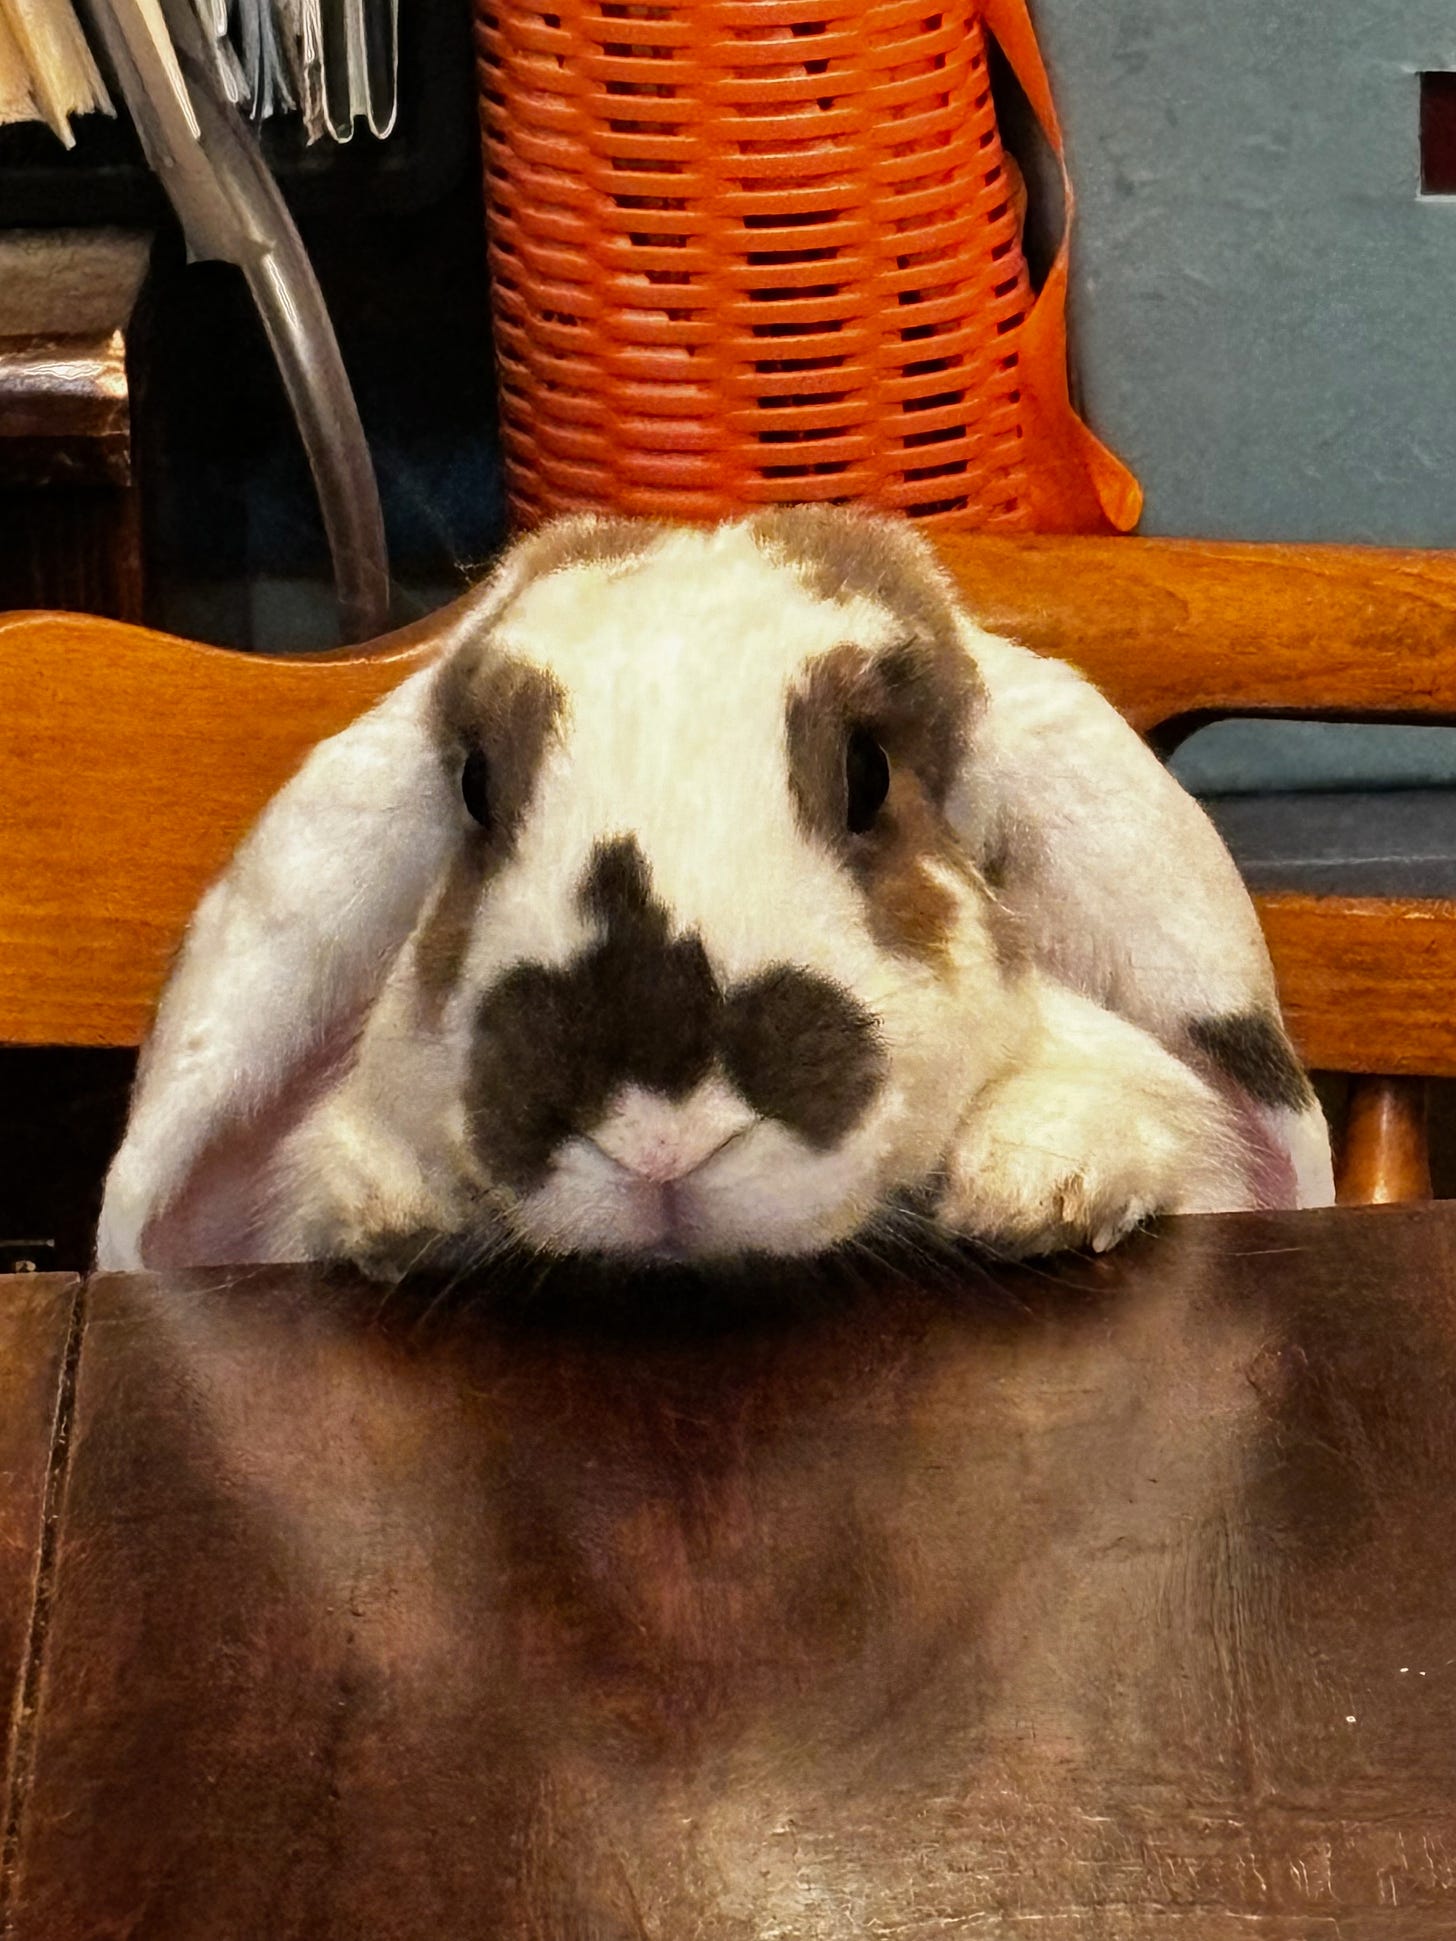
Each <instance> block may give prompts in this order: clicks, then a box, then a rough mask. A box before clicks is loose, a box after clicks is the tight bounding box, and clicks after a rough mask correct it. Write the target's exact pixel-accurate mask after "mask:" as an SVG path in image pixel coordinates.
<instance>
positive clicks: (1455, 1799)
mask: <svg viewBox="0 0 1456 1941" xmlns="http://www.w3.org/2000/svg"><path fill="white" fill-rule="evenodd" d="M0 1475H3V1478H4V1490H5V1494H4V1500H3V1503H0V1677H3V1679H4V1680H5V1681H6V1686H7V1688H8V1689H10V1690H13V1692H14V1693H15V1695H16V1702H15V1703H14V1705H13V1706H12V1708H11V1712H10V1718H11V1730H10V1741H9V1751H8V1759H9V1767H8V1778H7V1795H6V1802H5V1828H6V1846H5V1857H4V1875H3V1883H0V1906H3V1909H4V1913H3V1917H0V1931H3V1932H4V1933H6V1934H7V1935H8V1936H11V1937H14V1938H15V1941H72V1937H105V1941H122V1937H125V1938H126V1941H173V1938H174V1937H176V1938H180V1937H187V1941H194V1938H196V1941H227V1938H228V1937H235V1936H237V1937H253V1936H257V1937H260V1938H263V1941H292V1937H298V1938H299V1941H305V1938H306V1941H334V1938H335V1937H338V1938H339V1941H345V1937H347V1941H360V1938H361V1937H368V1938H369V1941H376V1938H383V1937H396V1936H398V1937H411V1941H416V1938H418V1941H433V1938H434V1937H447V1938H448V1937H457V1936H461V1937H463V1936H471V1937H476V1936H479V1937H488V1938H489V1941H629V1937H636V1938H637V1941H641V1938H642V1937H649V1936H650V1937H653V1941H769V1938H770V1937H773V1941H852V1938H854V1937H861V1936H864V1937H876V1941H889V1938H890V1937H893V1941H946V1937H951V1936H955V1937H960V1936H968V1937H983V1936H984V1937H995V1938H996V1941H1033V1938H1034V1941H1153V1937H1157V1941H1432V1937H1437V1936H1444V1935H1456V1205H1451V1206H1437V1207H1432V1208H1410V1209H1393V1208H1392V1209H1377V1210H1370V1211H1359V1212H1356V1211H1349V1212H1329V1213H1306V1214H1296V1215H1279V1216H1272V1215H1271V1216H1263V1215H1238V1216H1231V1217H1228V1218H1221V1219H1201V1220H1192V1219H1190V1220H1184V1221H1175V1222H1171V1223H1169V1224H1168V1225H1167V1226H1166V1227H1165V1228H1164V1229H1163V1230H1162V1231H1161V1232H1159V1233H1154V1234H1150V1235H1145V1236H1140V1237H1139V1238H1138V1239H1136V1240H1135V1241H1133V1242H1132V1243H1131V1244H1130V1245H1128V1246H1127V1247H1126V1248H1125V1249H1123V1250H1121V1251H1119V1252H1118V1253H1116V1254H1114V1255H1113V1256H1111V1257H1110V1258H1106V1259H1102V1260H1095V1261H1094V1260H1073V1261H1069V1262H1067V1263H1065V1264H1058V1265H1055V1266H1052V1267H1042V1268H1032V1269H1027V1270H1022V1271H1013V1270H1010V1269H1002V1268H991V1267H988V1266H986V1265H985V1264H983V1263H977V1262H975V1261H972V1260H971V1259H969V1258H968V1257H961V1258H958V1259H956V1260H948V1259H943V1260H939V1261H931V1262H926V1263H923V1264H912V1263H908V1262H905V1261H900V1262H893V1263H877V1264H873V1265H872V1264H871V1263H869V1262H868V1261H862V1262H860V1263H857V1264H856V1263H852V1262H851V1263H843V1264H841V1265H839V1266H836V1267H834V1268H826V1269H823V1270H819V1271H818V1272H817V1273H816V1274H815V1275H814V1276H813V1277H806V1276H805V1275H804V1274H803V1273H802V1272H801V1273H800V1274H798V1275H797V1276H789V1275H786V1274H785V1275H779V1276H767V1275H765V1276H762V1277H760V1278H759V1279H758V1280H756V1281H755V1282H753V1283H749V1282H747V1281H744V1282H742V1283H740V1284H738V1285H736V1286H734V1287H729V1288H725V1287H719V1286H711V1287H703V1286H701V1285H698V1284H696V1283H693V1282H691V1281H687V1280H682V1279H677V1278H674V1277H664V1278H662V1279H660V1280H654V1281H652V1282H650V1283H639V1284H637V1285H635V1286H621V1285H614V1286H608V1285H606V1284H603V1283H599V1282H592V1281H589V1280H587V1279H586V1278H585V1277H582V1276H563V1275H560V1274H557V1275H553V1276H540V1275H536V1276H534V1277H533V1276H531V1275H509V1274H507V1275H503V1276H502V1277H501V1279H500V1281H499V1282H498V1283H497V1284H496V1285H494V1286H493V1287H491V1288H488V1289H483V1288H476V1289H453V1290H452V1289H445V1288H435V1289H429V1288H425V1289H421V1290H403V1291H400V1292H398V1293H395V1294H392V1295H389V1296H387V1297H386V1296H383V1295H381V1293H380V1291H379V1290H378V1289H374V1288H367V1287H365V1286H363V1285H361V1284H358V1283H356V1282H354V1281H352V1280H351V1279H349V1278H348V1277H341V1276H318V1275H314V1276H310V1275H308V1274H305V1273H299V1272H293V1271H274V1270H266V1271H264V1270H258V1271H250V1272H247V1273H236V1272H233V1273H216V1274H211V1275H206V1274H203V1275H193V1276H190V1277H187V1278H182V1279H177V1280H164V1279H157V1278H143V1277H138V1278H133V1279H128V1278H99V1279H94V1280H92V1281H91V1282H90V1283H89V1284H87V1285H86V1286H85V1287H84V1288H78V1287H77V1286H76V1284H74V1283H68V1282H65V1281H62V1280H58V1279H57V1280H51V1281H38V1280H36V1279H34V1278H30V1279H17V1280H12V1281H9V1282H0ZM3 1700H4V1693H3V1692H0V1703H3Z"/></svg>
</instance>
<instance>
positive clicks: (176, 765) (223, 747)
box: [0, 536, 1456, 1200]
mask: <svg viewBox="0 0 1456 1941" xmlns="http://www.w3.org/2000/svg"><path fill="white" fill-rule="evenodd" d="M941 550H942V552H943V555H944V557H945V559H946V562H947V564H948V565H949V567H950V569H951V571H952V572H953V574H954V575H955V577H956V579H957V581H958V583H959V584H960V586H961V588H962V590H963V592H964V594H965V596H966V599H967V601H968V602H969V604H970V605H971V607H972V608H973V610H975V611H976V612H977V613H978V614H979V615H980V616H981V618H982V619H983V621H984V622H985V624H986V625H987V626H989V627H991V628H993V629H996V630H999V631H1003V632H1005V633H1008V634H1010V635H1013V636H1014V637H1015V638H1017V639H1020V640H1022V641H1024V642H1026V644H1027V645H1029V646H1032V647H1036V648H1038V649H1041V650H1042V651H1044V652H1048V653H1053V654H1058V655H1061V656H1062V657H1063V658H1066V659H1068V660H1071V661H1074V662H1075V663H1076V664H1077V665H1078V666H1080V667H1081V668H1082V669H1083V670H1084V671H1085V672H1086V673H1087V674H1088V675H1090V676H1091V678H1092V679H1093V680H1094V681H1096V682H1097V684H1098V685H1099V686H1100V687H1101V688H1102V689H1103V691H1104V692H1105V693H1106V694H1107V695H1108V696H1109V698H1110V699H1111V700H1112V701H1113V702H1114V703H1115V704H1116V705H1117V706H1118V707H1119V708H1120V709H1121V710H1122V711H1123V712H1124V713H1125V714H1126V716H1127V717H1128V719H1129V720H1130V721H1132V723H1133V724H1134V725H1135V726H1136V727H1138V728H1139V729H1141V730H1142V731H1143V732H1144V733H1146V734H1148V735H1149V736H1150V737H1151V738H1152V739H1153V740H1154V741H1155V743H1158V744H1160V745H1162V746H1164V747H1167V746H1169V745H1171V743H1172V742H1173V741H1174V740H1176V738H1177V737H1178V736H1179V735H1180V734H1182V733H1185V732H1188V731H1189V730H1191V729H1192V728H1193V727H1196V726H1198V725H1200V724H1201V723H1203V722H1205V721H1209V720H1213V719H1216V718H1218V717H1221V716H1227V715H1282V716H1295V715H1297V716H1304V717H1315V718H1319V719H1326V720H1333V719H1362V720H1384V721H1423V722H1431V721H1456V554H1452V555H1447V554H1441V553H1424V552H1419V553H1418V552H1391V551H1381V550H1375V549H1365V548H1334V547H1295V546H1258V547H1255V546H1245V545H1219V544H1204V543H1194V542H1181V541H1164V540H1134V539H1105V540H1104V539H1064V538H1021V539H990V538H985V537H980V536H975V537H970V536H968V537H963V538H949V537H948V538H945V539H944V540H942V542H941ZM440 624H441V621H440V617H439V616H436V617H434V618H433V619H431V620H426V621H423V622H420V623H419V624H417V625H416V626H414V627H412V628H410V629H408V630H406V631H404V632H402V633H398V634H394V635H390V636H388V637H386V638H384V639H382V640H379V641H377V642H374V643H372V644H370V645H369V646H367V647H364V648H359V649H351V650H347V651H345V652H342V653H338V654H326V655H315V656H306V657H289V658H286V659H284V658H266V657H261V656H257V655H250V654H239V653H233V652H229V651H226V650H223V649H219V648H213V647H203V646H198V645H196V644H195V643H192V642H188V641H183V640H176V639H171V638H168V637H166V636H164V635H160V634H156V633H150V632H147V631H146V630H144V629H140V628H135V627H129V626H125V625H122V624H120V623H117V622H113V621H105V620H97V619H91V618H87V617H83V616H78V615H71V614H17V615H10V616H8V617H3V618H0V764H3V771H4V784H3V787H4V801H5V809H4V817H3V826H4V839H3V842H0V1042H3V1043H11V1044H48V1045H131V1044H135V1043H137V1042H138V1041H139V1040H140V1038H141V1036H142V1035H143V1033H144V1031H145V1028H146V1023H147V1019H148V1017H149V1015H150V1012H151V1009H152V1006H153V1004H154V1003H155V1000H156V996H157V993H158V991H159V989H160V987H161V983H162V980H163V978H164V977H165V975H166V970H167V965H168V962H169V960H170V958H171V955H172V952H173V951H174V949H175V947H176V944H177V940H178V938H179V937H180V935H181V932H182V928H183V925H184V924H185V922H186V919H187V915H188V913H189V911H190V910H191V908H192V906H193V904H194V903H195V902H196V900H197V898H198V896H199V895H200V893H201V891H202V889H203V887H204V886H205V885H206V883H207V882H208V880H209V879H210V878H211V877H212V876H213V875H214V874H215V873H216V871H217V870H218V868H219V867H220V866H221V865H222V863H223V862H224V860H225V859H226V857H227V855H228V853H229V852H230V850H231V849H232V847H233V845H234V844H235V842H236V841H237V839H238V838H239V836H240V835H241V834H242V832H243V830H244V829H245V828H246V827H247V825H248V823H249V822H250V821H251V820H252V818H253V816H254V815H255V814H256V813H257V811H258V809H259V808H260V807H261V806H262V804H263V803H264V802H265V801H266V800H267V798H268V796H269V795H270V794H271V793H272V792H273V790H274V789H276V788H277V787H278V786H279V784H280V783H281V782H282V781H283V780H284V779H285V777H286V776H287V775H288V774H289V773H290V771H291V770H292V769H293V768H294V767H295V766H296V765H297V763H298V761H299V760H300V759H301V758H302V756H303V755H304V753H305V752H306V751H307V749H308V748H309V747H311V746H312V745H313V743H314V742H315V741H318V740H319V739H321V738H322V737H323V736H325V735H327V734H330V733H332V732H333V731H334V730H335V729H337V728H339V727H341V726H343V725H344V724H345V723H346V722H348V721H349V720H350V719H352V718H353V717H354V716H355V715H356V714H358V713H359V712H361V711H362V710H363V709H364V708H366V707H367V706H369V705H370V704H371V703H372V702H373V701H375V700H376V699H378V698H379V697H380V696H381V695H382V694H384V693H385V692H387V691H388V689H389V688H390V687H392V686H393V685H394V684H395V683H396V682H398V681H399V680H401V679H403V678H404V676H405V675H406V674H407V673H409V672H410V671H411V670H412V669H413V668H414V667H416V666H418V665H420V664H421V662H422V661H423V660H424V659H425V658H426V657H428V655H429V654H430V653H431V652H432V651H433V645H434V641H435V639H436V638H437V637H438V632H439V628H440ZM1256 901H1257V903H1258V907H1259V912H1260V916H1261V918H1262V920H1263V923H1264V927H1265V931H1266V934H1267V935H1268V938H1269V943H1270V948H1271V951H1272V953H1273V956H1274V962H1275V967H1276V970H1277V973H1278V977H1279V983H1280V990H1281V994H1282V997H1283V1002H1284V1006H1285V1011H1286V1015H1287V1017H1288V1020H1289V1024H1290V1028H1291V1031H1292V1033H1293V1035H1294V1038H1295V1040H1296V1042H1297V1043H1298V1045H1299V1047H1300V1050H1301V1052H1302V1054H1303V1056H1304V1057H1305V1059H1306V1061H1307V1062H1308V1063H1309V1064H1310V1065H1311V1066H1312V1067H1314V1068H1316V1069H1322V1070H1329V1071H1335V1072H1343V1073H1350V1074H1356V1075H1359V1077H1360V1080H1361V1082H1360V1083H1359V1084H1357V1086H1356V1087H1355V1089H1354V1094H1353V1111H1352V1117H1351V1125H1350V1129H1349V1135H1348V1137H1347V1144H1346V1161H1345V1165H1344V1167H1343V1174H1342V1184H1343V1192H1344V1194H1345V1195H1346V1196H1347V1197H1350V1198H1357V1199H1366V1200H1368V1199H1383V1198H1393V1197H1394V1198H1407V1197H1418V1196H1420V1194H1421V1193H1422V1191H1428V1190H1429V1186H1428V1176H1426V1175H1425V1174H1424V1173H1423V1170H1422V1169H1423V1167H1424V1164H1425V1159H1424V1145H1423V1136H1424V1135H1423V1125H1422V1118H1421V1112H1422V1107H1421V1098H1420V1088H1419V1086H1418V1085H1417V1084H1413V1083H1411V1082H1409V1081H1413V1080H1416V1079H1418V1078H1423V1077H1425V1076H1428V1075H1429V1076H1437V1075H1439V1076H1448V1077H1449V1076H1456V903H1447V902H1429V901H1412V900H1408V899H1388V900H1387V899H1383V898H1380V899H1376V898H1348V897H1314V896H1304V895H1289V894H1280V895H1263V896H1259V897H1257V898H1256Z"/></svg>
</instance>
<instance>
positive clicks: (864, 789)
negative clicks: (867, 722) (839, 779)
mask: <svg viewBox="0 0 1456 1941" xmlns="http://www.w3.org/2000/svg"><path fill="white" fill-rule="evenodd" d="M844 780H845V794H846V801H845V817H844V819H845V822H846V823H847V824H848V826H849V831H850V834H851V835H855V836H862V835H864V834H865V832H866V831H867V830H869V829H872V828H873V827H874V824H875V818H876V816H878V814H879V813H880V810H881V809H882V808H883V807H884V806H885V797H886V796H887V795H888V794H889V793H890V762H889V757H888V756H887V755H886V753H885V751H884V749H883V748H881V746H880V744H879V743H878V742H877V741H876V740H875V738H874V736H873V735H872V734H871V733H870V731H869V729H868V728H852V729H851V730H850V734H849V741H848V743H847V744H846V746H845V751H844Z"/></svg>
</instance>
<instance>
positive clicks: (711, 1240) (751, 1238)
mask: <svg viewBox="0 0 1456 1941" xmlns="http://www.w3.org/2000/svg"><path fill="white" fill-rule="evenodd" d="M876 1173H877V1169H876V1168H874V1167H873V1166H869V1165H867V1164H866V1156H865V1155H864V1153H863V1152H856V1151H855V1150H853V1149H848V1150H846V1149H843V1148H841V1149H837V1150H832V1151H828V1152H823V1153H817V1152H811V1151H807V1150H805V1148H804V1147H803V1146H802V1144H801V1143H800V1142H799V1141H797V1140H795V1139H794V1138H793V1137H792V1135H790V1134H787V1133H785V1132H784V1131H783V1130H782V1129H781V1128H778V1127H776V1126H774V1125H772V1124H760V1125H757V1126H755V1127H754V1128H753V1129H752V1130H751V1131H749V1132H748V1133H747V1134H746V1135H745V1136H744V1137H743V1138H741V1139H738V1140H735V1141H734V1142H733V1143H732V1145H731V1146H729V1147H727V1148H726V1149H725V1150H723V1151H722V1152H720V1153H718V1154H716V1155H714V1156H713V1157H712V1158H710V1159H709V1160H708V1161H706V1162H705V1163H704V1164H703V1165H701V1166H699V1167H697V1168H695V1169H694V1170H693V1171H692V1172H691V1173H688V1174H687V1175H685V1176H683V1177H679V1178H676V1179H669V1180H655V1179H649V1178H645V1177H643V1176H642V1175H641V1174H640V1173H637V1172H633V1171H631V1170H629V1169H628V1168H626V1167H624V1166H622V1165H620V1164H618V1163H617V1162H616V1161H614V1160H612V1159H611V1158H609V1157H608V1156H607V1155H606V1154H605V1153H603V1152H602V1151H601V1150H600V1149H599V1148H598V1147H597V1146H595V1145H594V1144H593V1143H592V1142H591V1141H589V1140H586V1139H572V1140H570V1141H568V1142H567V1144H566V1145H565V1146H563V1147H562V1148H561V1150H560V1151H559V1153H558V1154H557V1156H556V1162H555V1164H554V1166H553V1168H552V1171H551V1174H550V1177H549V1178H548V1179H547V1181H546V1182H545V1184H544V1185H542V1186H540V1187H539V1188H537V1189H536V1190H535V1191H534V1192H531V1193H528V1194H524V1195H522V1196H521V1197H519V1198H517V1199H514V1200H513V1201H512V1202H511V1203H510V1205H509V1206H508V1207H507V1208H506V1209H505V1217H506V1220H507V1223H508V1224H509V1226H510V1228H511V1229H512V1231H513V1233H514V1234H515V1236H516V1238H517V1239H518V1240H520V1241H521V1242H523V1243H524V1244H525V1245H527V1246H530V1247H533V1248H536V1249H538V1250H539V1251H541V1252H543V1253H551V1254H595V1255H615V1256H620V1257H624V1258H628V1259H639V1260H664V1261H703V1262H709V1261H714V1260H730V1259H735V1258H741V1257H743V1256H745V1255H753V1254H775V1255H786V1254H787V1255H799V1254H813V1253H818V1252H821V1251H822V1250H823V1249H825V1248H826V1247H831V1246H833V1245H835V1244H836V1243H837V1242H839V1241H842V1240H845V1239H847V1238H848V1237H849V1236H850V1235H852V1234H853V1233H855V1232H856V1231H857V1230H858V1229H859V1228H861V1227H862V1226H863V1225H864V1224H865V1222H866V1221H867V1220H868V1219H869V1218H870V1216H871V1215H872V1214H873V1212H874V1211H875V1208H876V1206H877V1205H878V1204H879V1202H880V1198H881V1192H880V1183H879V1180H878V1178H877V1177H876Z"/></svg>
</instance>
